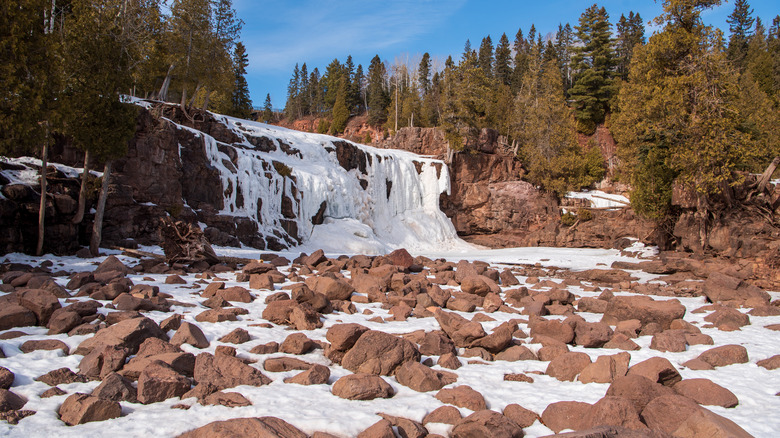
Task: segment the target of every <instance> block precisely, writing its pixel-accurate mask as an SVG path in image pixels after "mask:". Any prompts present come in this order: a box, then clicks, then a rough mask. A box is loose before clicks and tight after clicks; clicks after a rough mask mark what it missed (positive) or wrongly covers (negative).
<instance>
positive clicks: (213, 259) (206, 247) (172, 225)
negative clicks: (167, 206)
mask: <svg viewBox="0 0 780 438" xmlns="http://www.w3.org/2000/svg"><path fill="white" fill-rule="evenodd" d="M160 234H162V238H163V242H162V248H163V252H165V261H166V262H167V263H168V264H173V263H183V264H191V263H195V262H201V261H203V262H206V263H208V264H210V265H214V264H217V263H219V257H217V254H216V253H215V252H214V249H213V248H211V245H210V244H209V242H208V241H207V240H206V236H204V235H203V232H202V231H201V230H200V228H198V227H197V226H196V225H192V224H188V223H186V222H182V221H176V222H174V221H173V219H171V218H165V219H163V220H162V223H161V224H160Z"/></svg>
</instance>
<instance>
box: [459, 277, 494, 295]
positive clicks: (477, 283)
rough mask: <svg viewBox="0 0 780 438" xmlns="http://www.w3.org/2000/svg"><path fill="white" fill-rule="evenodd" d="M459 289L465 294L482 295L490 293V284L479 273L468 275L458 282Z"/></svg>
mask: <svg viewBox="0 0 780 438" xmlns="http://www.w3.org/2000/svg"><path fill="white" fill-rule="evenodd" d="M460 289H461V290H462V291H463V292H465V293H467V294H474V295H479V296H481V297H484V296H485V295H487V294H488V293H490V286H489V285H488V283H487V282H486V281H485V280H484V277H482V276H481V275H469V276H467V277H465V278H464V279H463V280H461V282H460Z"/></svg>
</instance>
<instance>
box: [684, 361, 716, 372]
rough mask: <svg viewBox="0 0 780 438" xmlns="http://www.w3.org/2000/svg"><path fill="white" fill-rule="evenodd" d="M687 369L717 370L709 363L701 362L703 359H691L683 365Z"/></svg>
mask: <svg viewBox="0 0 780 438" xmlns="http://www.w3.org/2000/svg"><path fill="white" fill-rule="evenodd" d="M682 365H683V366H684V367H685V368H688V369H689V370H698V371H703V370H714V369H715V368H714V367H713V366H712V365H710V364H708V363H707V362H705V361H703V360H701V359H691V360H689V361H687V362H684V363H683V364H682Z"/></svg>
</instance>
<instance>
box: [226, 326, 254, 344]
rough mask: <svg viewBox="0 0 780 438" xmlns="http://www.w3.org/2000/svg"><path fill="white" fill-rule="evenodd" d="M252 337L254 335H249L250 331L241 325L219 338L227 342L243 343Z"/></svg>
mask: <svg viewBox="0 0 780 438" xmlns="http://www.w3.org/2000/svg"><path fill="white" fill-rule="evenodd" d="M250 339H252V337H251V336H249V332H248V331H246V330H244V329H242V328H241V327H239V328H237V329H235V330H233V331H232V332H230V333H228V334H226V335H225V336H223V337H221V338H219V341H220V342H226V343H228V344H243V343H244V342H248V341H249V340H250Z"/></svg>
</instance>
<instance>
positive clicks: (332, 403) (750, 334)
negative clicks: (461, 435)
mask: <svg viewBox="0 0 780 438" xmlns="http://www.w3.org/2000/svg"><path fill="white" fill-rule="evenodd" d="M147 249H150V248H147ZM633 249H634V250H636V252H635V254H636V255H639V256H646V255H649V252H651V251H649V252H645V253H642V252H640V250H642V248H641V247H640V246H636V247H635V248H633ZM299 250H300V248H298V249H296V250H294V251H287V252H285V253H283V255H287V256H288V258H289V257H290V256H292V257H295V256H297V255H298V252H297V251H299ZM156 251H157V252H159V249H156ZM218 252H219V253H221V254H222V255H233V256H242V257H258V256H259V252H257V251H255V250H248V249H226V248H218ZM417 253H418V254H424V255H426V256H428V257H431V258H433V257H444V258H447V259H448V260H452V261H458V260H460V259H469V260H477V259H478V260H485V261H488V262H490V263H494V264H502V265H507V266H511V265H512V264H518V263H519V264H534V263H539V264H540V265H543V266H558V267H561V268H571V269H588V268H597V267H602V268H603V267H605V266H609V265H611V264H612V262H614V261H617V260H622V261H641V259H640V258H634V257H627V256H625V255H621V254H620V253H619V252H618V251H615V250H593V249H555V248H516V249H503V250H480V249H474V248H471V249H469V250H466V249H456V250H446V249H441V248H438V249H437V248H433V251H431V252H430V253H424V252H423V251H417ZM330 255H338V254H337V253H331V254H330ZM3 259H5V260H8V261H11V262H16V263H28V264H31V265H38V264H39V263H41V262H42V261H46V260H51V261H52V262H53V263H54V266H53V267H52V270H54V271H56V270H66V271H72V272H76V271H89V270H92V269H94V267H95V265H96V264H97V263H98V262H100V261H101V260H102V258H96V259H86V260H85V259H78V258H73V257H54V256H51V255H47V256H44V257H28V256H24V255H21V254H10V255H7V256H5V257H0V260H3ZM120 259H122V260H123V261H124V262H125V263H126V264H128V265H132V264H134V263H136V261H135V260H134V259H132V258H129V257H124V256H120ZM288 269H289V267H287V268H281V271H282V272H283V273H286V272H287V270H288ZM632 273H634V271H632ZM165 277H166V276H165V275H155V274H143V275H131V276H129V278H131V279H132V281H133V282H134V283H136V284H155V285H158V286H159V288H160V292H165V293H168V294H171V295H172V296H173V299H174V300H177V301H180V302H182V303H190V304H194V305H196V306H197V307H195V308H191V307H174V308H173V309H172V312H177V313H181V314H183V315H184V320H185V321H189V322H193V323H194V322H195V321H194V315H195V314H197V313H199V312H201V311H202V310H204V308H203V307H202V306H201V305H200V301H202V298H200V297H199V295H197V294H193V292H195V291H197V290H199V289H200V287H196V288H195V290H193V288H192V287H193V284H194V283H195V282H196V278H195V276H194V275H186V276H183V278H184V279H185V280H186V281H187V284H185V285H166V284H164V280H165ZM220 277H222V278H224V279H226V280H227V286H232V285H238V284H239V283H237V282H235V280H236V276H235V273H225V274H220ZM654 277H655V276H652V275H647V274H645V275H643V277H642V278H643V281H648V280H651V279H653V278H654ZM518 279H519V280H520V281H521V283H522V282H524V281H525V280H526V278H525V277H522V276H518ZM542 280H544V278H542ZM66 281H67V278H65V277H60V278H59V279H58V282H60V283H62V284H64V283H65V282H66ZM555 281H558V282H559V281H560V280H555ZM243 284H244V285H245V283H243ZM201 286H202V285H201ZM280 286H282V285H276V288H277V289H278V288H279V287H280ZM568 289H569V290H570V291H572V292H573V293H575V294H576V295H578V296H581V297H585V296H597V295H598V292H587V291H584V290H583V288H582V287H579V286H569V287H568ZM252 292H253V293H254V294H255V295H256V296H257V297H258V299H256V300H255V301H254V302H252V303H249V304H242V303H237V304H236V305H238V306H240V307H244V308H246V309H247V310H248V311H249V313H248V314H247V315H244V316H240V317H239V320H238V321H234V322H221V323H201V322H198V323H196V324H197V325H198V326H199V327H201V329H202V330H203V331H204V332H205V334H206V337H207V338H208V339H209V341H211V346H210V347H208V348H206V349H203V350H199V349H197V348H194V347H191V346H189V345H184V346H183V349H184V350H185V351H189V352H192V353H194V354H198V353H200V352H203V351H207V352H211V353H213V352H214V350H215V348H216V347H217V346H218V345H220V344H221V343H220V342H218V341H217V339H218V338H220V337H221V336H223V335H225V334H227V333H229V332H230V331H232V330H234V329H235V328H238V327H242V328H244V329H246V330H248V331H249V333H250V334H251V336H252V340H251V341H249V342H247V343H245V344H240V345H235V347H236V348H237V350H238V354H239V356H240V357H244V358H250V359H253V360H256V361H257V362H256V363H255V364H254V366H255V367H258V368H260V369H262V363H263V362H264V360H265V359H266V358H268V357H274V356H284V355H283V354H280V353H277V354H271V355H256V354H250V353H248V351H249V350H250V349H251V348H252V347H254V346H255V345H259V344H265V343H267V342H271V341H276V342H280V343H281V341H282V340H283V339H285V338H286V337H287V336H288V335H289V334H290V333H292V332H291V331H290V330H289V329H288V328H286V327H283V326H274V327H273V328H261V327H257V326H252V324H253V323H258V322H264V321H263V320H262V319H261V316H260V315H261V313H262V311H263V309H264V308H265V304H264V297H265V296H267V295H269V294H271V293H272V292H271V291H256V290H253V291H252ZM616 294H618V295H620V294H623V292H616ZM772 295H773V299H777V298H778V297H780V294H777V293H772ZM656 298H657V299H666V298H659V297H656ZM680 301H681V302H682V303H683V304H684V305H685V306H686V308H687V313H686V316H685V319H686V320H687V321H689V322H691V323H693V324H696V325H698V326H699V327H701V326H703V325H704V323H703V318H704V316H706V313H705V314H701V313H700V314H695V313H692V310H694V309H696V308H698V307H701V306H702V305H704V304H705V302H704V298H681V299H680ZM63 304H64V300H63ZM355 306H356V307H357V310H358V311H357V312H356V313H354V314H351V315H348V314H344V313H334V314H329V315H325V316H324V319H323V321H324V326H323V327H322V328H321V329H316V330H312V331H307V332H305V333H306V335H307V336H308V337H310V338H311V339H315V340H323V341H324V340H325V333H326V331H327V329H328V328H329V327H330V326H332V325H333V324H336V323H341V322H356V323H360V324H362V325H365V326H367V327H369V328H371V329H376V330H381V331H384V332H388V333H398V334H401V333H409V332H412V331H415V330H434V329H438V328H439V326H438V324H437V322H436V320H435V319H434V318H432V317H429V318H414V317H413V318H409V319H408V320H407V321H394V322H385V323H378V322H372V321H369V320H368V319H369V318H374V317H376V316H381V317H386V316H389V315H388V312H387V310H384V309H382V308H381V306H380V305H379V304H375V303H372V304H358V303H356V304H355ZM366 310H369V311H370V312H371V314H370V315H366V314H363V312H364V311H366ZM100 311H101V312H108V310H107V309H101V310H100ZM579 314H580V315H581V316H583V317H584V318H585V319H586V320H588V321H598V320H599V319H600V317H601V315H599V314H591V313H584V312H583V313H579ZM463 315H465V316H467V317H471V316H472V314H463ZM147 316H148V317H150V318H151V319H153V320H155V321H157V322H160V321H161V320H162V319H164V318H165V317H167V316H168V314H165V313H161V312H149V313H148V314H147ZM490 316H491V317H492V318H495V321H489V322H484V323H483V326H484V328H485V330H486V331H487V332H490V330H491V329H493V328H494V327H496V326H497V325H499V324H500V323H502V322H504V321H508V320H510V319H514V318H517V317H518V316H519V315H516V314H509V313H501V312H496V313H492V314H490ZM551 318H555V317H551ZM751 323H752V324H751V325H748V326H746V327H743V328H742V330H739V331H735V332H723V331H719V330H717V329H708V328H701V330H702V332H703V333H705V334H707V335H710V336H711V337H712V338H713V340H714V341H715V345H716V346H717V345H725V344H740V345H743V346H745V347H746V348H747V350H748V353H749V356H750V362H749V363H746V364H738V365H730V366H727V367H721V368H718V369H717V370H715V371H694V370H689V369H685V368H683V367H682V366H681V364H682V363H684V362H685V361H687V360H690V359H693V358H695V357H697V356H698V355H699V354H700V353H701V352H702V351H704V350H707V349H709V348H711V346H707V345H697V346H692V347H689V349H688V350H687V351H685V352H682V353H662V352H659V351H656V350H651V349H649V348H648V347H649V344H650V337H649V336H644V337H640V338H638V339H636V340H635V341H636V342H637V343H638V344H639V345H640V346H641V347H642V349H641V350H638V351H631V352H629V353H630V354H631V363H632V364H633V363H637V362H640V361H642V360H644V359H647V358H650V357H654V356H662V357H666V358H668V359H669V360H670V361H671V362H672V363H673V364H675V365H676V366H677V368H678V369H679V370H680V372H681V374H682V375H683V377H684V378H686V379H687V378H707V379H710V380H712V381H714V382H715V383H717V384H719V385H721V386H724V387H726V388H728V389H729V390H731V391H732V392H733V393H734V394H735V395H736V396H737V397H738V398H739V402H740V403H739V406H737V407H736V408H732V409H725V408H719V407H713V406H709V407H708V409H710V410H712V411H714V412H716V413H717V414H720V415H723V416H725V417H727V418H729V419H731V420H733V421H735V422H736V423H737V424H739V425H740V426H742V427H743V428H744V429H745V430H747V431H748V432H750V433H751V434H753V435H754V436H756V437H773V436H777V431H778V430H780V416H778V415H776V414H777V412H778V410H779V409H780V398H778V397H777V396H776V395H775V394H776V393H778V391H780V375H778V372H779V371H777V370H775V371H768V370H766V369H764V368H760V367H758V366H757V365H756V362H757V361H758V360H761V359H765V358H768V357H771V356H773V355H774V354H778V353H779V352H780V337H778V336H777V335H776V334H775V333H776V332H771V331H769V330H767V329H765V328H764V326H766V325H768V324H777V323H780V317H754V316H751ZM520 328H521V329H522V330H524V331H525V332H526V333H528V327H527V325H526V324H523V323H521V324H520ZM23 330H24V331H25V332H26V333H28V335H27V336H23V337H20V338H16V339H11V340H6V341H2V348H3V350H4V351H5V354H6V355H7V356H8V357H7V358H6V359H0V366H3V367H6V368H8V369H10V370H11V371H13V372H14V373H15V374H16V382H15V384H14V386H13V387H12V388H11V389H12V391H14V392H16V393H18V394H20V395H22V396H24V397H26V398H27V399H28V403H27V405H26V406H25V409H31V410H34V411H37V413H36V414H35V415H32V416H30V417H27V418H25V419H23V420H22V421H21V422H20V423H19V424H18V425H16V426H13V425H9V424H7V423H5V422H0V435H2V436H9V437H31V436H58V437H78V438H81V437H84V436H111V437H114V438H119V437H138V436H157V437H172V436H176V435H178V434H180V433H182V432H184V431H187V430H190V429H193V428H195V427H199V426H202V425H205V424H207V423H210V422H212V421H216V420H224V419H229V418H238V417H257V416H275V417H279V418H282V419H284V420H286V421H288V422H290V423H291V424H293V425H295V426H296V427H298V428H300V429H302V430H303V431H305V432H307V433H313V432H315V431H324V432H329V433H332V434H335V435H337V436H344V437H348V436H355V435H356V434H357V433H359V432H360V431H362V430H364V429H365V428H367V427H368V426H370V425H372V424H373V423H375V422H376V421H378V420H379V417H378V416H377V415H376V414H377V413H378V412H383V413H387V414H391V415H396V416H400V417H406V418H411V419H413V420H417V421H420V420H422V418H423V417H424V416H425V415H426V414H427V413H429V412H430V411H432V410H433V409H435V408H437V407H439V406H441V405H442V404H441V402H439V401H438V400H436V399H435V398H434V394H435V391H432V392H426V393H420V392H416V391H413V390H411V389H410V388H408V387H406V386H403V385H400V384H399V383H397V382H396V380H395V378H393V377H384V379H385V380H386V381H387V382H388V383H389V384H390V385H391V386H392V387H393V388H394V389H395V391H396V395H395V396H394V397H392V398H389V399H377V400H373V401H349V400H344V399H341V398H338V397H336V396H334V395H332V394H331V393H330V389H331V386H330V385H312V386H300V385H296V384H286V383H283V379H284V378H285V377H290V376H292V375H295V374H297V373H298V371H291V372H282V373H272V372H266V371H263V372H264V373H265V374H266V375H268V376H269V377H270V378H271V379H273V382H272V383H271V384H269V385H266V386H261V387H250V386H242V387H237V388H233V389H228V390H226V391H227V392H231V391H232V392H240V393H241V394H243V395H244V396H245V397H246V398H247V399H249V400H250V401H251V402H252V406H248V407H237V408H227V407H223V406H201V405H200V404H198V403H197V402H196V401H195V399H185V400H180V399H178V398H174V399H169V400H167V401H164V402H161V403H155V404H151V405H142V404H137V403H136V404H134V403H127V402H122V417H120V418H118V419H114V420H109V421H104V422H94V423H88V424H84V425H80V426H75V427H68V426H66V425H65V424H64V423H62V422H61V421H60V420H59V419H58V417H57V414H56V411H57V408H58V406H59V405H60V404H61V403H62V402H63V401H64V400H65V398H66V397H67V396H66V395H64V396H56V397H52V398H48V399H42V398H40V397H39V394H40V393H42V392H43V391H45V390H46V389H48V388H49V387H48V386H47V385H46V384H44V383H41V382H36V381H34V380H33V378H35V377H37V376H39V375H42V374H44V373H46V372H48V371H51V370H54V369H57V368H61V367H69V368H71V369H72V370H74V371H75V370H77V368H78V365H79V361H80V360H81V358H82V357H81V356H77V355H70V356H65V355H63V354H62V352H60V351H36V352H32V353H28V354H23V353H21V351H20V350H19V349H18V346H19V345H20V344H21V343H23V342H24V341H27V340H30V339H42V338H44V337H46V336H45V335H46V330H45V329H44V328H40V327H26V328H23ZM171 334H172V333H171ZM51 338H54V339H59V340H62V341H63V342H65V343H66V344H67V345H68V346H69V347H70V348H71V349H75V348H76V346H77V345H78V344H79V343H80V342H81V341H83V340H84V339H86V338H87V336H73V337H68V336H67V335H55V336H51ZM526 345H527V346H528V347H529V348H530V349H531V350H533V351H536V350H538V349H539V348H540V347H541V346H540V345H538V344H526ZM570 349H571V350H572V351H581V352H584V353H587V354H588V355H590V356H591V357H592V358H593V359H595V358H596V357H598V356H599V355H605V354H615V353H617V352H618V351H616V350H606V349H586V348H582V347H576V346H572V347H570ZM300 359H303V360H305V361H307V362H312V363H320V364H324V365H327V366H329V367H330V369H331V378H330V381H329V383H331V384H332V383H333V382H334V381H335V380H336V379H338V378H339V377H341V376H344V375H347V374H349V373H350V372H349V371H347V370H345V369H343V368H342V367H340V366H338V365H332V364H331V363H330V361H329V360H328V359H327V358H326V357H325V356H324V354H323V352H322V350H315V351H314V352H311V353H308V354H306V355H304V356H302V357H300ZM466 361H467V360H465V359H464V360H463V361H462V362H464V365H463V366H462V367H461V368H459V369H458V370H456V371H455V373H456V374H457V375H458V381H457V382H456V383H455V384H453V385H452V386H459V385H469V386H471V387H472V388H474V389H476V390H477V391H479V392H480V393H482V394H483V395H484V397H485V399H486V401H487V403H488V407H489V408H490V409H493V410H497V411H499V412H500V411H501V410H502V409H503V408H504V407H505V406H506V405H508V404H511V403H517V404H520V405H522V406H523V407H525V408H527V409H530V410H533V411H535V412H537V413H539V414H541V412H542V411H543V410H544V409H545V407H546V406H547V405H549V404H550V403H554V402H557V401H564V400H576V401H583V402H588V403H595V402H596V401H598V400H599V399H601V398H602V397H603V396H604V394H605V392H606V390H607V388H608V386H609V385H607V384H596V383H589V384H582V383H579V382H561V381H558V380H556V379H554V378H552V377H548V376H545V375H536V374H530V375H531V376H533V379H534V383H532V384H531V383H520V382H506V381H504V380H503V376H504V374H506V373H533V372H543V371H544V370H545V369H546V367H547V365H548V362H541V361H518V362H506V361H495V362H491V363H489V364H484V365H483V364H467V363H466ZM434 368H439V367H438V366H436V367H434ZM98 383H99V382H89V383H74V384H69V385H60V387H61V389H63V390H65V391H66V392H68V393H69V394H70V393H74V392H86V393H88V392H90V391H91V390H92V389H93V388H94V387H95V386H97V384H98ZM179 403H185V404H187V405H191V408H190V409H189V410H181V409H171V406H173V405H175V404H179ZM460 411H461V412H462V414H463V415H464V416H465V415H467V414H469V413H470V411H469V410H468V409H465V408H460ZM428 430H429V431H430V432H431V433H440V434H443V435H446V434H447V432H448V430H449V426H447V425H443V424H429V425H428ZM525 433H526V436H529V437H537V436H543V435H547V434H551V433H552V431H551V430H550V429H548V428H547V427H545V426H544V425H542V424H541V423H540V422H538V421H537V422H536V423H535V424H534V425H532V426H531V427H529V428H526V429H525Z"/></svg>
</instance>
